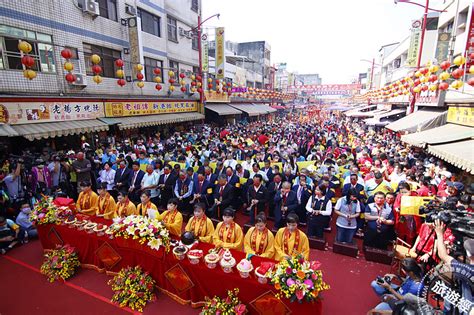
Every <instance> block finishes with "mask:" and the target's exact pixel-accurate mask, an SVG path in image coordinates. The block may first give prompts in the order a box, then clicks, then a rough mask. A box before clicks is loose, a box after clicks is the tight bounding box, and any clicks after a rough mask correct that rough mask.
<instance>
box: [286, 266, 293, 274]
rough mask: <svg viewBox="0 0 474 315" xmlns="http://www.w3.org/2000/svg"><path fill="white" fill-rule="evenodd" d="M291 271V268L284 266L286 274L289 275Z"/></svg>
mask: <svg viewBox="0 0 474 315" xmlns="http://www.w3.org/2000/svg"><path fill="white" fill-rule="evenodd" d="M292 272H293V270H292V269H291V268H290V267H288V268H286V274H288V275H291V273H292Z"/></svg>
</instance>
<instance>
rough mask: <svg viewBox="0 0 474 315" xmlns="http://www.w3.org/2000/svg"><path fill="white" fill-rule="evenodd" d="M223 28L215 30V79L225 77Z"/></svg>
mask: <svg viewBox="0 0 474 315" xmlns="http://www.w3.org/2000/svg"><path fill="white" fill-rule="evenodd" d="M224 43H225V41H224V28H223V27H217V28H216V78H218V79H224V77H225V47H224Z"/></svg>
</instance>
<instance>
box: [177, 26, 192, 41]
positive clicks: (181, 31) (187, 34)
mask: <svg viewBox="0 0 474 315" xmlns="http://www.w3.org/2000/svg"><path fill="white" fill-rule="evenodd" d="M179 36H183V37H186V38H191V36H192V33H191V32H190V31H186V30H184V29H183V28H181V27H180V28H179Z"/></svg>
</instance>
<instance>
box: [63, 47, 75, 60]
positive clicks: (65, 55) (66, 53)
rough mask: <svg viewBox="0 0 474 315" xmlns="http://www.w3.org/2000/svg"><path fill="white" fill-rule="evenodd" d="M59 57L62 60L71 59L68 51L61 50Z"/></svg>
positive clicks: (70, 53)
mask: <svg viewBox="0 0 474 315" xmlns="http://www.w3.org/2000/svg"><path fill="white" fill-rule="evenodd" d="M61 56H62V57H63V58H64V59H71V57H72V52H71V51H70V50H69V49H67V48H66V49H63V50H62V51H61Z"/></svg>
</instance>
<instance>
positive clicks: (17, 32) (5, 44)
mask: <svg viewBox="0 0 474 315" xmlns="http://www.w3.org/2000/svg"><path fill="white" fill-rule="evenodd" d="M21 40H26V41H28V42H29V43H30V44H31V46H32V50H31V52H30V53H29V54H28V55H30V56H31V57H33V59H34V60H35V64H34V65H33V67H32V69H33V70H35V71H41V72H55V71H56V66H55V63H54V50H53V45H52V42H53V39H52V37H51V35H48V34H43V33H39V32H34V31H29V30H25V29H20V28H16V27H11V26H7V25H0V69H10V70H24V69H26V68H25V67H24V66H23V65H22V63H21V58H22V57H23V56H24V54H23V53H22V52H21V51H19V50H18V43H19V42H20V41H21Z"/></svg>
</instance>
